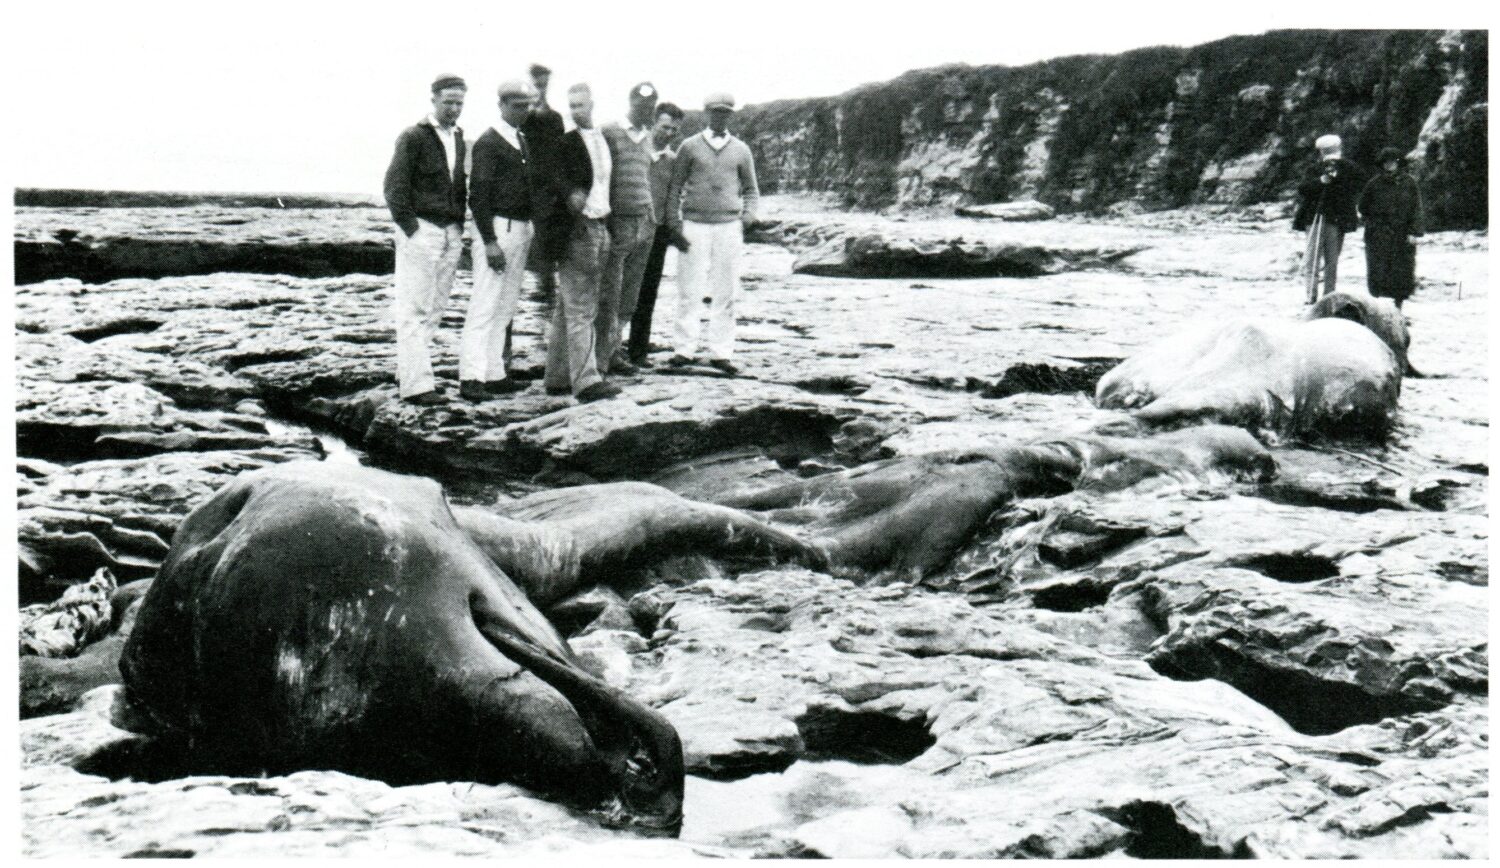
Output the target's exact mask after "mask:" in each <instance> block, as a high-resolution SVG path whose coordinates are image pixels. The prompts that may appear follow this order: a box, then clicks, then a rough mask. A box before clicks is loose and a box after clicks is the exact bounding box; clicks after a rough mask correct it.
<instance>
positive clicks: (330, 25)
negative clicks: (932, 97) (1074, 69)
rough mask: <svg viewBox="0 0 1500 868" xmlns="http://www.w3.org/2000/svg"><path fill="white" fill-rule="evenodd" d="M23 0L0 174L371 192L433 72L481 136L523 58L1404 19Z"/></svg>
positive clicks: (935, 51) (845, 79)
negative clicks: (28, 0) (461, 102)
mask: <svg viewBox="0 0 1500 868" xmlns="http://www.w3.org/2000/svg"><path fill="white" fill-rule="evenodd" d="M33 5H34V6H35V7H36V8H32V9H29V10H20V11H17V10H15V9H14V7H12V10H11V11H9V12H6V13H4V15H5V16H6V18H7V19H8V21H9V22H12V23H13V24H14V25H15V26H11V24H7V27H6V29H8V30H9V31H10V36H9V37H8V39H9V40H10V41H11V42H12V47H11V50H10V51H9V52H8V54H9V55H10V57H9V60H10V62H11V63H12V65H13V66H12V75H11V77H10V78H9V80H8V88H9V89H10V90H11V91H12V107H11V108H12V111H11V114H10V117H11V120H12V132H11V133H10V136H9V138H10V143H9V146H8V154H7V157H6V164H7V165H6V174H7V175H8V176H9V180H10V181H11V183H12V184H14V185H16V186H41V187H85V188H105V189H171V190H237V191H291V192H316V191H327V192H351V193H373V192H377V191H378V190H379V188H380V179H381V175H382V173H383V172H384V169H385V165H386V161H387V160H388V159H389V157H390V150H391V145H392V143H393V142H394V140H395V137H396V134H397V132H399V130H400V129H401V128H402V127H403V126H405V125H407V124H410V123H412V122H414V121H416V120H417V119H418V118H420V117H421V116H422V115H424V114H425V113H426V112H427V110H428V109H429V104H428V96H429V95H428V91H427V85H428V83H429V82H430V81H431V79H432V77H433V75H434V74H435V73H438V72H440V71H451V72H455V73H458V74H460V75H462V76H464V77H465V78H467V79H468V81H469V83H470V91H469V100H468V104H467V105H466V107H465V109H464V114H463V116H462V117H461V118H460V121H459V123H460V125H461V126H463V127H465V128H466V129H468V130H470V131H471V133H473V134H477V133H478V131H479V130H482V129H483V128H484V127H485V126H488V125H489V124H490V123H492V122H493V120H494V118H495V116H496V111H495V105H494V99H493V94H494V87H495V85H496V84H498V83H499V82H500V81H501V80H502V79H504V78H511V77H517V76H519V75H521V74H522V73H523V72H524V70H525V68H526V66H527V64H529V63H530V62H532V61H533V60H539V61H542V62H544V63H546V64H548V65H549V66H551V67H552V68H553V70H554V76H553V86H552V93H551V94H550V96H551V101H552V103H553V105H554V106H555V107H558V108H559V109H560V110H563V113H564V114H566V107H565V105H563V103H564V102H565V98H564V95H563V91H564V89H565V88H566V87H567V86H568V85H569V84H571V83H573V82H576V81H587V82H589V83H591V84H592V85H593V86H594V89H595V94H596V101H597V103H598V109H597V112H596V117H599V118H600V119H610V118H614V117H617V116H619V115H622V114H623V112H624V107H625V106H624V103H625V92H626V91H627V90H628V89H629V87H630V86H631V85H632V84H634V83H635V82H637V81H640V80H643V79H646V80H651V81H653V82H654V83H655V84H656V85H657V87H658V89H659V90H660V91H661V93H662V95H663V97H664V98H665V99H671V100H674V101H680V102H682V103H683V104H684V105H685V106H696V105H700V104H701V100H702V97H703V95H704V94H705V93H706V92H708V91H710V90H716V89H727V90H730V91H731V92H733V93H734V94H735V96H736V97H737V98H739V100H740V101H741V102H742V103H745V102H761V101H765V100H770V99H779V98H784V97H799V96H816V95H825V94H835V93H839V92H842V91H844V90H847V89H849V88H850V87H853V86H855V85H858V84H861V83H864V82H870V81H881V80H884V79H888V78H891V77H892V76H895V75H897V74H899V73H901V72H903V71H905V70H908V69H916V68H920V67H925V66H933V65H937V64H943V63H951V62H964V63H970V64H992V63H1000V64H1008V65H1020V64H1025V63H1030V62H1033V61H1036V60H1043V59H1046V58H1049V57H1057V56H1062V55H1067V54H1080V53H1114V52H1119V51H1124V50H1128V49H1131V48H1136V47H1140V46H1145V45H1193V44H1197V43H1200V42H1206V41H1209V40H1213V39H1217V38H1220V37H1223V36H1226V35H1230V34H1234V33H1258V32H1262V31H1264V30H1268V29H1273V28H1281V27H1308V26H1323V27H1370V26H1397V25H1400V24H1404V26H1414V25H1411V24H1405V23H1404V22H1391V21H1389V20H1384V21H1382V20H1378V19H1372V18H1370V17H1369V14H1368V13H1367V12H1363V11H1359V12H1355V11H1349V12H1348V13H1347V14H1342V15H1341V14H1340V11H1341V9H1342V10H1362V9H1366V8H1368V7H1367V5H1366V4H1354V3H1349V4H1342V5H1340V4H1332V3H1329V2H1327V0H1324V2H1320V3H1316V4H1314V3H1311V2H1301V3H1289V2H1280V0H1278V2H1271V3H1267V2H1264V0H1262V2H1258V3H1243V2H1242V3H1232V4H1223V3H1214V2H1211V0H1206V2H1200V3H1191V4H1189V3H1181V4H1158V5H1155V6H1152V5H1151V4H1144V3H1138V2H1137V3H1113V4H1088V3H1076V2H1075V3H1068V2H1051V3H1031V4H1026V5H1027V6H1028V7H1029V8H1028V9H1027V10H1026V11H1015V10H1012V9H1010V8H1008V7H1007V6H1004V5H1001V4H998V3H974V2H950V0H905V2H902V3H899V4H895V3H879V2H866V3H837V4H835V3H829V2H819V0H800V2H785V0H696V2H681V0H654V2H653V0H646V2H615V3H610V4H594V3H578V2H574V3H567V2H555V0H554V2H552V3H545V2H535V3H519V2H516V0H489V2H484V3H478V2H469V0H438V2H415V0H408V2H405V3H401V4H387V3H359V4H356V3H325V2H315V0H302V2H282V0H255V2H248V3H233V4H213V3H193V4H188V3H181V4H178V3H166V2H148V0H135V2H121V3H111V4H103V3H98V4H96V3H93V2H87V0H74V2H54V3H48V4H46V5H45V6H43V4H42V3H40V2H38V3H35V4H33ZM1228 6H1233V7H1238V8H1237V9H1226V8H1225V7H1228ZM1252 7H1253V8H1252ZM534 9H540V10H544V11H532V10H534ZM705 10H711V12H706V11H705ZM1432 10H1433V6H1432V4H1430V3H1423V4H1420V5H1419V9H1418V10H1417V11H1426V12H1427V14H1428V17H1429V18H1431V14H1432ZM1406 11H1407V13H1408V15H1409V14H1410V13H1411V12H1412V9H1407V10H1406ZM1450 17H1451V16H1450ZM1471 17H1472V16H1471ZM1423 23H1425V24H1426V26H1444V25H1445V24H1448V23H1452V24H1454V25H1457V24H1462V23H1465V22H1461V21H1456V22H1441V23H1438V22H1432V21H1428V22H1423Z"/></svg>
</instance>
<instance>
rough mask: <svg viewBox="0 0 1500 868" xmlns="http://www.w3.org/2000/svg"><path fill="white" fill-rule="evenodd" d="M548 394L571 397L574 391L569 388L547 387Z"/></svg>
mask: <svg viewBox="0 0 1500 868" xmlns="http://www.w3.org/2000/svg"><path fill="white" fill-rule="evenodd" d="M547 394H549V395H571V394H573V390H572V389H569V388H568V387H567V386H548V387H547Z"/></svg>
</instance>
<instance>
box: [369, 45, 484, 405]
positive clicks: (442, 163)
mask: <svg viewBox="0 0 1500 868" xmlns="http://www.w3.org/2000/svg"><path fill="white" fill-rule="evenodd" d="M467 90H468V89H467V87H466V86H465V85H464V80H463V79H461V78H459V77H458V76H456V75H440V76H438V78H437V80H436V81H434V82H433V83H432V113H431V114H429V115H428V116H427V117H425V118H423V119H422V120H420V121H418V122H417V123H416V124H415V125H413V126H410V127H407V128H406V129H405V130H403V131H402V132H401V135H400V136H399V137H398V138H397V139H396V152H395V153H394V154H393V155H392V156H391V164H390V166H389V167H388V168H387V169H386V172H385V201H386V205H387V206H389V207H390V209H391V219H393V220H394V221H395V222H396V277H395V284H396V285H395V296H396V299H395V319H396V380H397V383H398V386H399V391H400V394H401V398H402V400H405V401H409V402H411V403H414V404H436V403H439V402H441V401H442V400H443V398H442V396H441V395H440V394H438V391H437V381H436V380H435V379H434V378H433V375H432V360H431V358H430V352H431V347H432V339H433V337H434V336H435V335H436V334H437V329H438V323H439V322H441V321H442V318H443V311H444V309H446V308H447V306H448V295H449V293H450V292H452V290H453V278H454V276H455V275H456V274H457V272H458V258H459V255H460V254H461V253H462V252H463V222H464V212H465V210H466V206H467V192H468V188H467V181H468V179H467V178H466V177H465V173H464V133H463V130H461V129H459V128H458V124H457V121H458V116H459V114H461V113H462V112H463V108H464V94H465V93H466V92H467Z"/></svg>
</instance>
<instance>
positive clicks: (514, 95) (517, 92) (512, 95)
mask: <svg viewBox="0 0 1500 868" xmlns="http://www.w3.org/2000/svg"><path fill="white" fill-rule="evenodd" d="M496 92H497V93H499V94H500V98H501V99H532V98H534V97H535V96H536V93H535V91H533V90H532V89H531V85H530V84H529V83H527V82H524V81H521V80H520V79H512V80H510V81H507V82H502V83H501V85H500V87H499V88H498V89H497V91H496Z"/></svg>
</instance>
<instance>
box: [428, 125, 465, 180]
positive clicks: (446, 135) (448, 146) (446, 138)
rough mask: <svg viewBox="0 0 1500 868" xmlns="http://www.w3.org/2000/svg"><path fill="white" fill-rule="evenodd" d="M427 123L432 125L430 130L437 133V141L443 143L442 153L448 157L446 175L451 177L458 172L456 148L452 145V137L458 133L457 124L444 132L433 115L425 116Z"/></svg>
mask: <svg viewBox="0 0 1500 868" xmlns="http://www.w3.org/2000/svg"><path fill="white" fill-rule="evenodd" d="M427 122H428V123H429V124H432V128H433V129H434V130H436V131H437V134H438V140H439V141H441V142H442V143H443V153H444V154H447V155H448V175H449V177H452V175H453V173H454V172H456V171H458V148H457V147H456V146H455V145H454V143H453V136H454V134H455V133H457V132H458V124H454V125H453V126H451V127H449V128H448V129H446V130H445V129H443V128H442V127H441V126H440V125H439V124H438V122H437V118H436V117H435V116H433V115H428V116H427Z"/></svg>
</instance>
